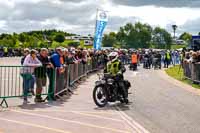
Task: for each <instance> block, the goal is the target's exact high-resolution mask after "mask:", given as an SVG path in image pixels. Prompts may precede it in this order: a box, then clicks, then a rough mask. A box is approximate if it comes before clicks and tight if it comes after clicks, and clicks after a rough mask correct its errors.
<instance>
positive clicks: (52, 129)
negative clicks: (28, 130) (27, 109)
mask: <svg viewBox="0 0 200 133" xmlns="http://www.w3.org/2000/svg"><path fill="white" fill-rule="evenodd" d="M0 120H3V121H7V122H12V123H16V124H21V125H26V126H31V127H36V128H41V129H46V130H50V131H53V132H58V133H71V132H67V131H64V130H60V129H56V128H50V127H46V126H41V125H37V124H33V123H27V122H22V121H16V120H10V119H5V118H0Z"/></svg>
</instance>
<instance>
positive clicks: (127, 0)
mask: <svg viewBox="0 0 200 133" xmlns="http://www.w3.org/2000/svg"><path fill="white" fill-rule="evenodd" d="M112 2H113V3H115V4H118V5H129V6H148V5H154V6H158V7H170V8H171V7H197V8H199V7H200V1H199V0H112Z"/></svg>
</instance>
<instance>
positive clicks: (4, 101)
mask: <svg viewBox="0 0 200 133" xmlns="http://www.w3.org/2000/svg"><path fill="white" fill-rule="evenodd" d="M3 103H5V105H6V106H3ZM0 106H1V107H3V108H4V107H5V108H8V103H7V101H6V99H5V98H3V100H2V101H1V104H0Z"/></svg>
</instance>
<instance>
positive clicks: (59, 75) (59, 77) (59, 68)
mask: <svg viewBox="0 0 200 133" xmlns="http://www.w3.org/2000/svg"><path fill="white" fill-rule="evenodd" d="M50 59H51V63H52V64H53V66H54V68H56V93H59V92H60V90H62V89H63V88H64V71H65V69H64V58H63V48H62V47H58V48H56V52H55V53H54V54H53V55H52V56H51V58H50Z"/></svg>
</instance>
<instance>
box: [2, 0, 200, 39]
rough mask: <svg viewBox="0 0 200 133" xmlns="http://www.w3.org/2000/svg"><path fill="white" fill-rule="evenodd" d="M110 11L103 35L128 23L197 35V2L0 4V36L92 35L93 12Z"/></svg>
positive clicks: (8, 0) (5, 0) (15, 0)
mask: <svg viewBox="0 0 200 133" xmlns="http://www.w3.org/2000/svg"><path fill="white" fill-rule="evenodd" d="M97 8H99V9H104V10H107V11H109V21H108V26H107V28H106V32H109V31H117V30H118V29H119V27H120V26H123V25H124V24H126V23H127V22H132V23H135V22H138V21H140V22H143V23H148V24H150V25H152V26H161V27H163V28H166V29H167V30H168V31H169V32H172V29H171V25H172V24H176V25H178V27H179V28H178V30H177V32H178V33H179V34H180V33H182V32H190V33H192V34H197V33H198V32H200V0H0V33H3V32H8V33H12V32H17V33H19V32H23V31H30V30H40V29H60V30H64V31H67V32H71V33H77V34H85V35H87V34H93V33H94V27H95V16H96V9H97Z"/></svg>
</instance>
